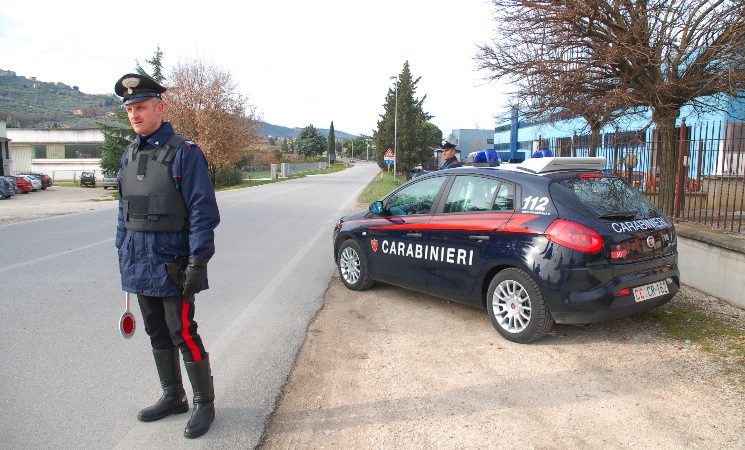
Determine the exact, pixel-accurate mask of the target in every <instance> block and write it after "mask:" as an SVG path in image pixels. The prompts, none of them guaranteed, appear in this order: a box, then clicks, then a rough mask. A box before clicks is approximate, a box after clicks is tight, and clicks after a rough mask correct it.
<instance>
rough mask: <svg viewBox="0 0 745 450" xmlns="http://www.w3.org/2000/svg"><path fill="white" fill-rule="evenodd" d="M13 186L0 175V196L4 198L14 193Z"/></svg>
mask: <svg viewBox="0 0 745 450" xmlns="http://www.w3.org/2000/svg"><path fill="white" fill-rule="evenodd" d="M15 193H16V191H15V186H13V185H12V184H11V183H10V181H9V180H7V179H6V178H5V177H0V198H3V199H6V198H10V197H12V196H13V195H15Z"/></svg>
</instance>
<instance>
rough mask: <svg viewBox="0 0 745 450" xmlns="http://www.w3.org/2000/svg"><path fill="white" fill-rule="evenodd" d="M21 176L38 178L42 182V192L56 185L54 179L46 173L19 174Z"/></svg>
mask: <svg viewBox="0 0 745 450" xmlns="http://www.w3.org/2000/svg"><path fill="white" fill-rule="evenodd" d="M19 175H32V176H34V177H36V178H38V179H39V180H41V190H42V191H43V190H46V188H48V187H49V186H51V185H52V184H54V182H53V181H52V177H50V176H49V175H47V174H45V173H39V172H21V173H19Z"/></svg>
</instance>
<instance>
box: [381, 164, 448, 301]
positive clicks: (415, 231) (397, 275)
mask: <svg viewBox="0 0 745 450" xmlns="http://www.w3.org/2000/svg"><path fill="white" fill-rule="evenodd" d="M446 180H447V176H446V175H438V176H431V177H426V178H423V179H417V180H416V181H414V182H411V183H410V184H407V185H404V187H402V188H401V189H399V190H398V191H395V192H394V193H392V194H391V195H389V196H388V197H387V198H386V199H385V200H384V201H383V207H384V213H385V217H384V219H385V222H384V223H376V224H374V225H371V226H370V227H369V228H368V230H367V233H368V235H369V238H370V239H369V242H370V248H368V249H367V252H368V256H369V258H368V262H369V266H370V267H369V270H370V275H371V276H372V277H373V278H374V279H378V280H381V281H385V282H389V283H393V284H398V285H400V286H404V287H408V288H411V289H416V290H420V291H421V290H424V289H425V288H426V275H425V272H424V265H425V259H424V254H423V251H424V247H423V242H425V241H426V240H427V239H429V235H428V229H427V228H428V224H429V221H430V219H431V217H432V209H433V207H434V205H435V202H436V200H437V199H438V198H439V195H440V193H441V191H442V188H443V186H444V184H445V181H446Z"/></svg>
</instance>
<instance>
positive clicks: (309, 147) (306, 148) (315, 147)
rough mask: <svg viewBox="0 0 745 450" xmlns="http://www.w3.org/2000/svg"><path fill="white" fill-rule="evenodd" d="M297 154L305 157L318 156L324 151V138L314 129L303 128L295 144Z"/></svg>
mask: <svg viewBox="0 0 745 450" xmlns="http://www.w3.org/2000/svg"><path fill="white" fill-rule="evenodd" d="M295 149H296V151H297V153H298V154H300V155H303V156H305V157H313V156H320V155H322V154H323V151H324V150H325V149H326V138H324V137H323V135H322V134H321V133H319V132H318V130H317V129H316V127H314V126H313V125H308V126H307V127H305V128H303V129H302V130H301V131H300V134H299V135H298V137H297V139H296V142H295Z"/></svg>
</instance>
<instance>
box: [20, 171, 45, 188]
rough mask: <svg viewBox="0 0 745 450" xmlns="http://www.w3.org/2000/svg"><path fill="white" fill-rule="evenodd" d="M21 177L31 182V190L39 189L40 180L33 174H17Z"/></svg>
mask: <svg viewBox="0 0 745 450" xmlns="http://www.w3.org/2000/svg"><path fill="white" fill-rule="evenodd" d="M19 176H21V177H24V178H25V179H27V180H28V182H29V183H31V190H32V191H33V192H36V191H38V190H40V189H41V180H40V179H38V178H36V177H35V176H33V175H19Z"/></svg>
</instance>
